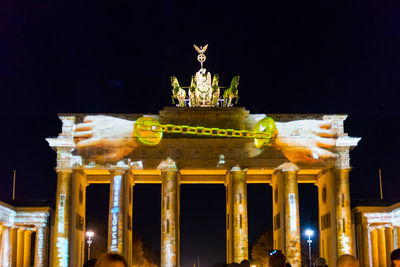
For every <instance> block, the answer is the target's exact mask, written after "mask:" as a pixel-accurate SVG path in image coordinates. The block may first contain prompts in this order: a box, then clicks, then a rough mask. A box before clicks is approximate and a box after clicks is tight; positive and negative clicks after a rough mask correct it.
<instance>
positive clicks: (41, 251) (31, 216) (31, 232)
mask: <svg viewBox="0 0 400 267" xmlns="http://www.w3.org/2000/svg"><path fill="white" fill-rule="evenodd" d="M51 213H52V211H51V209H50V208H15V207H13V206H10V205H8V204H6V203H4V202H1V201H0V266H2V267H29V266H35V267H46V266H49V265H48V257H49V255H48V250H49V240H50V229H49V221H50V215H51Z"/></svg>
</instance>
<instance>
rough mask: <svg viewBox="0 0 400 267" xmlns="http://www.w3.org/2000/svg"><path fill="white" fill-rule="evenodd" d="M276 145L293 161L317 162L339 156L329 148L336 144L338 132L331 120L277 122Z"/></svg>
mask: <svg viewBox="0 0 400 267" xmlns="http://www.w3.org/2000/svg"><path fill="white" fill-rule="evenodd" d="M276 128H277V130H278V135H277V136H276V138H275V142H274V146H275V148H277V149H278V150H280V151H281V152H282V153H283V154H284V155H285V156H286V158H288V159H289V160H290V161H292V162H304V163H316V162H319V161H323V160H327V159H335V158H337V154H335V153H332V152H331V151H329V150H327V148H333V147H335V145H336V133H335V132H334V131H333V130H332V129H331V128H332V125H331V122H329V121H323V120H298V121H291V122H276Z"/></svg>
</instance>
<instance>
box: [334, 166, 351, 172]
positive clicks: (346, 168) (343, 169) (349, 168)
mask: <svg viewBox="0 0 400 267" xmlns="http://www.w3.org/2000/svg"><path fill="white" fill-rule="evenodd" d="M352 169H353V167H336V168H335V170H336V171H338V172H340V173H349V172H350V171H351V170H352Z"/></svg>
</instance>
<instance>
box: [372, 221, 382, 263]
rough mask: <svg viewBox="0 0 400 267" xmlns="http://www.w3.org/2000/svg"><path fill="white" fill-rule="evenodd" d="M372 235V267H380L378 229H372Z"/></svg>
mask: <svg viewBox="0 0 400 267" xmlns="http://www.w3.org/2000/svg"><path fill="white" fill-rule="evenodd" d="M370 235H371V249H372V266H374V267H379V266H380V265H379V251H378V246H379V244H378V229H372V230H371V232H370Z"/></svg>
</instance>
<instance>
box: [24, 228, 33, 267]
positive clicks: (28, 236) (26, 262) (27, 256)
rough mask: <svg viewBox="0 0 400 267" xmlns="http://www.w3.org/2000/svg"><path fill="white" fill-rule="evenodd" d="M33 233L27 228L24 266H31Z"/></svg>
mask: <svg viewBox="0 0 400 267" xmlns="http://www.w3.org/2000/svg"><path fill="white" fill-rule="evenodd" d="M31 235H32V231H30V230H26V231H25V233H24V256H23V264H22V266H23V267H30V266H31Z"/></svg>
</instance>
